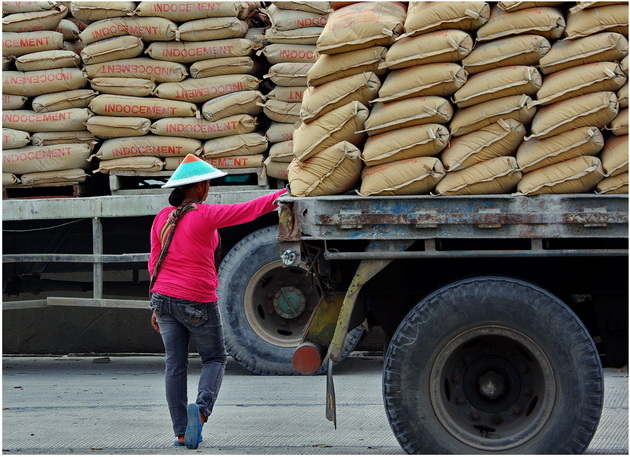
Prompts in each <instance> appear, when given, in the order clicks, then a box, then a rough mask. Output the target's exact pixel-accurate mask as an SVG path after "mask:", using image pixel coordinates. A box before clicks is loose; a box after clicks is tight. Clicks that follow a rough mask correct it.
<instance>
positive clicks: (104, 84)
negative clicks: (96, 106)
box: [90, 78, 157, 97]
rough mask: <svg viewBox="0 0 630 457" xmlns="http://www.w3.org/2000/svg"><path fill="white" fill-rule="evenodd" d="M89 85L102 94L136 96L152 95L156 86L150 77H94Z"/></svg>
mask: <svg viewBox="0 0 630 457" xmlns="http://www.w3.org/2000/svg"><path fill="white" fill-rule="evenodd" d="M90 86H92V89H94V90H97V91H99V92H100V93H103V94H113V95H132V96H136V97H147V96H149V95H153V93H154V92H155V88H156V87H157V86H156V84H155V82H153V81H151V80H150V79H140V78H94V79H92V80H91V81H90Z"/></svg>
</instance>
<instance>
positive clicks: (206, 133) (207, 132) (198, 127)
mask: <svg viewBox="0 0 630 457" xmlns="http://www.w3.org/2000/svg"><path fill="white" fill-rule="evenodd" d="M254 130H256V119H255V118H253V117H252V116H249V115H247V114H239V115H236V116H230V117H226V118H223V119H219V120H218V121H214V122H210V121H206V120H205V119H197V118H196V117H181V118H166V119H159V120H157V121H155V122H154V123H153V124H152V125H151V133H153V134H155V135H165V136H180V137H184V138H198V139H200V140H209V139H211V138H220V137H224V136H229V135H243V134H245V133H251V132H253V131H254Z"/></svg>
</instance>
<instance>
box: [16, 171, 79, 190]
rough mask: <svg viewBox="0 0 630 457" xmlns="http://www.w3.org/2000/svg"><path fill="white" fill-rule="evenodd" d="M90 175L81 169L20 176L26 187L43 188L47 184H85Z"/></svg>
mask: <svg viewBox="0 0 630 457" xmlns="http://www.w3.org/2000/svg"><path fill="white" fill-rule="evenodd" d="M87 177H88V175H87V174H86V173H85V171H84V170H82V169H81V168H72V169H70V170H58V171H40V172H36V173H25V174H23V175H22V176H20V180H21V181H22V184H23V185H24V186H41V185H45V184H59V183H81V182H85V180H86V179H87Z"/></svg>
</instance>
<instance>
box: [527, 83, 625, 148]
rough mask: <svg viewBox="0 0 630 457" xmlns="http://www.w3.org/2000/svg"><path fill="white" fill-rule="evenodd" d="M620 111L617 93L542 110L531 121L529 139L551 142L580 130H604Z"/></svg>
mask: <svg viewBox="0 0 630 457" xmlns="http://www.w3.org/2000/svg"><path fill="white" fill-rule="evenodd" d="M618 111H619V102H618V101H617V96H616V95H615V93H614V92H596V93H594V94H587V95H581V96H579V97H575V98H572V99H570V100H563V101H561V102H558V103H554V104H553V105H550V106H545V107H543V108H541V109H540V110H539V111H538V113H536V116H535V117H534V119H533V121H532V126H531V132H532V134H531V136H530V138H548V137H550V136H553V135H558V134H560V133H562V132H566V131H568V130H572V129H577V128H580V127H587V126H591V127H597V128H603V127H605V126H606V125H608V123H609V122H610V121H612V120H613V119H614V118H615V116H617V113H618Z"/></svg>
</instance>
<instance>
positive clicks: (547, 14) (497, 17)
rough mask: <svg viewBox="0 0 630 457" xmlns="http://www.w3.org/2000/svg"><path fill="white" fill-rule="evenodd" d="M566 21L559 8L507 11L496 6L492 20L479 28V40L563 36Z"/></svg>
mask: <svg viewBox="0 0 630 457" xmlns="http://www.w3.org/2000/svg"><path fill="white" fill-rule="evenodd" d="M565 27H566V23H565V21H564V15H563V14H562V11H561V10H559V9H557V8H548V7H541V8H529V9H526V10H519V11H515V12H506V11H503V10H502V9H501V8H499V7H497V6H495V7H494V8H492V13H491V14H490V20H489V21H488V22H487V23H486V24H484V25H483V26H481V27H480V28H479V30H477V41H491V40H496V39H498V38H505V37H506V36H510V35H523V34H534V35H540V36H544V37H545V38H547V39H548V40H557V39H558V38H560V37H562V34H563V32H564V29H565Z"/></svg>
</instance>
